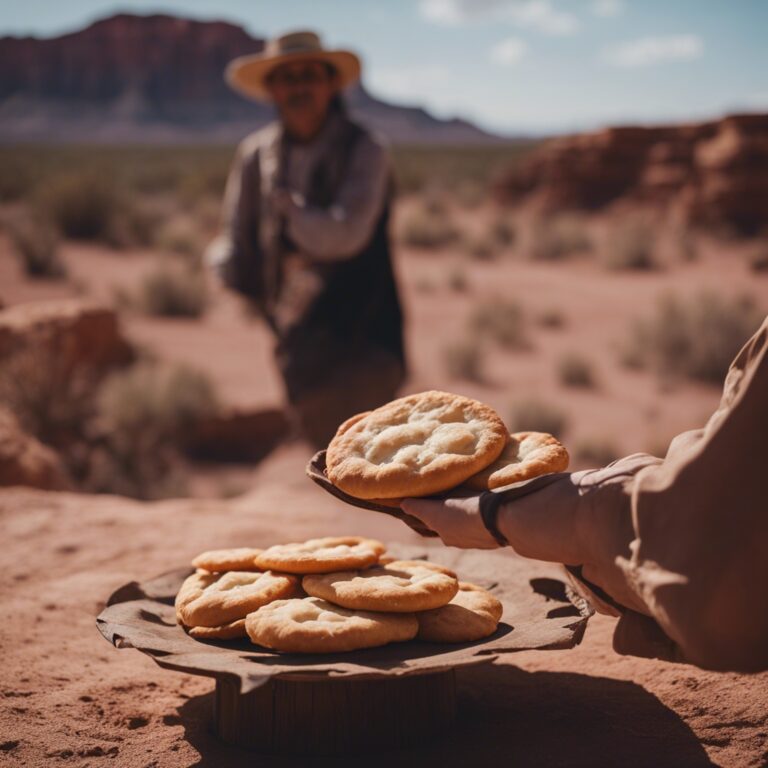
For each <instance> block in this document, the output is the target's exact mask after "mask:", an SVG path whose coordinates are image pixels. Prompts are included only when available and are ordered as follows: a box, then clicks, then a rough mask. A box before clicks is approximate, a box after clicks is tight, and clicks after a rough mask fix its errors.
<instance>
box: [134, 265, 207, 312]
mask: <svg viewBox="0 0 768 768" xmlns="http://www.w3.org/2000/svg"><path fill="white" fill-rule="evenodd" d="M135 303H136V304H137V305H138V307H139V308H140V309H141V310H142V311H143V312H146V313H147V314H148V315H155V316H158V317H200V316H201V315H202V314H203V313H204V312H205V307H206V303H207V292H206V285H205V274H204V272H203V271H202V270H201V269H199V268H197V267H195V266H190V265H187V264H181V263H175V264H165V263H161V264H158V265H157V266H156V267H155V269H153V270H152V271H151V272H149V273H148V274H147V275H145V277H144V279H143V280H142V282H141V285H140V286H139V289H138V295H137V297H136V300H135Z"/></svg>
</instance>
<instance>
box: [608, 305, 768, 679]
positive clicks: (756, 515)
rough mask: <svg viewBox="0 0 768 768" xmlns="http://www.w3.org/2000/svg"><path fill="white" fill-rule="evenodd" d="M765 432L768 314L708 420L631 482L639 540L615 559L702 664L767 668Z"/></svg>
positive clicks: (685, 654)
mask: <svg viewBox="0 0 768 768" xmlns="http://www.w3.org/2000/svg"><path fill="white" fill-rule="evenodd" d="M767 434H768V318H766V321H765V322H764V323H763V325H762V327H761V328H760V330H759V331H758V332H757V333H756V334H755V336H753V337H752V339H750V341H749V342H748V343H747V344H746V345H745V347H744V348H743V349H742V351H741V352H740V353H739V355H738V357H737V358H736V360H735V361H734V363H733V364H732V366H731V369H730V371H729V373H728V377H727V379H726V386H725V389H724V394H723V400H722V402H721V405H720V408H719V409H718V411H717V412H716V413H715V414H714V415H713V416H712V418H711V419H710V421H709V423H708V424H707V426H706V428H705V429H704V430H702V431H699V432H696V433H686V435H685V436H681V438H680V439H678V441H677V445H675V443H673V445H672V446H671V448H670V451H669V452H668V454H667V458H666V459H665V461H664V462H663V463H662V464H660V465H658V466H652V467H648V468H646V469H644V470H642V471H641V472H640V473H638V475H637V476H636V478H635V479H634V481H633V483H632V487H631V488H630V489H628V490H629V491H630V492H631V509H632V522H633V528H634V535H635V539H634V541H633V542H632V543H631V545H630V553H631V554H630V555H629V556H628V557H627V558H622V557H619V558H617V563H618V565H619V567H620V568H621V569H622V570H623V571H624V573H625V576H626V579H627V584H628V586H629V587H630V588H631V589H632V590H633V591H634V592H635V594H636V595H637V596H638V598H640V600H641V601H642V603H643V604H644V605H645V606H646V607H647V612H648V613H649V614H650V615H651V617H652V618H653V619H654V620H655V621H656V622H657V623H658V625H659V627H661V629H662V630H663V632H664V633H665V634H666V636H668V637H669V638H670V639H671V640H672V641H673V642H674V643H675V644H676V645H677V646H678V648H679V650H680V655H681V657H682V658H684V659H686V660H688V661H690V662H692V663H694V664H697V665H699V666H702V667H708V668H711V669H730V670H740V671H753V670H758V669H765V668H768V611H766V609H765V605H766V596H767V595H768V551H767V549H768V442H766V435H767ZM622 631H625V632H626V626H625V627H623V628H622Z"/></svg>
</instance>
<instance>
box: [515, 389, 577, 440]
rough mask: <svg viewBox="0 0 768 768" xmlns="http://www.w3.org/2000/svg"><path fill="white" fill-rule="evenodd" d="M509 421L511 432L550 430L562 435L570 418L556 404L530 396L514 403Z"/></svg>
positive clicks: (559, 435)
mask: <svg viewBox="0 0 768 768" xmlns="http://www.w3.org/2000/svg"><path fill="white" fill-rule="evenodd" d="M507 423H508V424H509V429H510V431H511V432H549V433H550V434H551V435H555V436H556V437H562V435H563V434H564V432H565V430H566V428H567V425H568V419H567V417H566V415H565V413H563V412H562V411H561V410H560V409H559V408H557V407H556V406H554V405H551V404H549V403H545V402H543V401H542V400H537V399H536V398H529V399H525V400H519V401H518V402H516V403H513V404H512V407H511V409H510V414H509V420H508V422H507Z"/></svg>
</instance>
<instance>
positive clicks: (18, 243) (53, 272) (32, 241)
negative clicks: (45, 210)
mask: <svg viewBox="0 0 768 768" xmlns="http://www.w3.org/2000/svg"><path fill="white" fill-rule="evenodd" d="M5 226H6V229H7V230H8V235H9V237H10V240H11V245H12V246H13V249H14V251H15V252H16V255H17V257H18V258H19V261H20V262H21V265H22V267H23V269H24V272H25V273H26V274H27V275H28V276H29V277H39V278H45V279H49V280H58V279H61V278H63V277H66V274H67V270H66V267H65V266H64V262H63V261H62V260H61V257H60V255H59V235H58V233H57V232H56V230H55V229H54V227H52V226H51V224H50V222H48V221H46V220H44V219H42V218H40V217H36V216H23V217H18V218H15V219H13V220H11V221H7V222H5Z"/></svg>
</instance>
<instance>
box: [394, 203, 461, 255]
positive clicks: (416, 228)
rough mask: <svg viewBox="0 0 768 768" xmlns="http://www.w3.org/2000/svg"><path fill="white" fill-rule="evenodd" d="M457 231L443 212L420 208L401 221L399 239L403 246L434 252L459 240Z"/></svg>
mask: <svg viewBox="0 0 768 768" xmlns="http://www.w3.org/2000/svg"><path fill="white" fill-rule="evenodd" d="M459 235H460V233H459V230H458V229H457V228H456V226H455V225H454V224H453V223H452V222H451V219H450V217H449V216H448V214H447V213H446V212H445V211H442V210H439V209H438V210H437V211H435V210H432V211H430V210H429V208H428V207H424V206H422V207H420V208H417V209H415V210H412V211H410V213H409V214H408V216H407V217H406V218H405V220H404V221H403V227H402V231H401V239H402V242H403V244H404V245H409V246H411V247H413V248H422V249H424V250H436V249H438V248H443V247H444V246H446V245H451V244H452V243H455V242H456V241H457V240H458V239H459Z"/></svg>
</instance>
